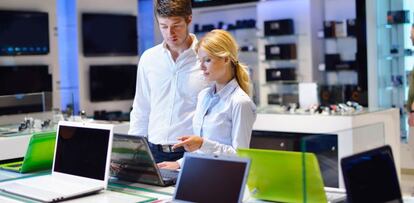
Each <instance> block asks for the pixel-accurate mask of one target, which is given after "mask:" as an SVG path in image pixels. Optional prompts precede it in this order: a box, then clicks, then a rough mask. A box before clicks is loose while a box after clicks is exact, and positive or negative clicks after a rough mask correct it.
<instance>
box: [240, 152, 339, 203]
mask: <svg viewBox="0 0 414 203" xmlns="http://www.w3.org/2000/svg"><path fill="white" fill-rule="evenodd" d="M237 154H238V155H239V156H241V157H246V158H250V159H251V161H252V165H251V168H250V174H249V179H248V181H247V186H248V189H249V191H250V195H251V197H254V198H256V199H262V200H270V201H277V202H308V203H312V202H315V203H319V202H327V201H328V200H329V202H340V201H343V200H344V199H345V194H344V193H342V194H339V195H335V196H333V195H332V197H330V198H329V199H327V194H326V192H325V190H324V184H323V180H322V176H321V172H320V168H319V164H318V160H317V159H316V156H315V155H314V154H313V153H309V152H306V153H302V152H290V151H276V150H262V149H238V150H237ZM303 166H306V167H303ZM304 186H306V187H304Z"/></svg>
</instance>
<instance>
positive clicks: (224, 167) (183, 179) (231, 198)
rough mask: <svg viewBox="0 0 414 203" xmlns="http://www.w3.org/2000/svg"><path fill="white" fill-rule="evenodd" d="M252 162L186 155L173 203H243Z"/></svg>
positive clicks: (233, 158)
mask: <svg viewBox="0 0 414 203" xmlns="http://www.w3.org/2000/svg"><path fill="white" fill-rule="evenodd" d="M249 169H250V159H247V158H241V157H236V156H219V155H206V154H197V153H185V155H184V163H183V167H182V169H181V171H180V175H179V178H178V181H177V185H176V189H175V193H174V202H217V203H219V202H242V200H243V194H244V189H245V185H246V180H247V176H248V173H249Z"/></svg>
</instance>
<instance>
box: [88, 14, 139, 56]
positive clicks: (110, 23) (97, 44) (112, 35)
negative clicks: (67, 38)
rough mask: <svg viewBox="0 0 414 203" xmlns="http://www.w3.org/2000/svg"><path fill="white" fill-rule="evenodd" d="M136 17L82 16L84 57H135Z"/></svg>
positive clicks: (136, 52)
mask: <svg viewBox="0 0 414 203" xmlns="http://www.w3.org/2000/svg"><path fill="white" fill-rule="evenodd" d="M137 38H138V37H137V17H136V16H134V15H118V14H103V13H83V14H82V46H83V54H84V55H85V56H136V55H138V43H137Z"/></svg>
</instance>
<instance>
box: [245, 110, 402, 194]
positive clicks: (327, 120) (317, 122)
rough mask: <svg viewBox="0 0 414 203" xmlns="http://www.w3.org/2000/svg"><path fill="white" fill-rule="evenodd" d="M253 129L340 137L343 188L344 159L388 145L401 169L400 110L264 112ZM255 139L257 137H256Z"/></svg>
mask: <svg viewBox="0 0 414 203" xmlns="http://www.w3.org/2000/svg"><path fill="white" fill-rule="evenodd" d="M253 130H260V131H272V132H291V133H311V134H336V135H337V139H338V169H339V171H338V172H339V174H338V178H339V187H341V188H344V183H343V178H342V172H341V171H340V166H339V164H340V158H342V157H344V156H348V155H351V154H355V153H358V152H362V151H365V150H368V149H372V148H375V147H378V146H381V145H385V144H388V145H390V146H391V148H392V150H393V153H394V160H395V165H396V168H397V169H399V168H400V118H399V111H398V109H366V110H364V111H362V112H359V113H355V114H350V115H310V114H275V113H263V112H260V113H259V114H258V115H257V119H256V122H255V124H254V126H253ZM252 139H253V138H252ZM397 171H398V173H399V177H400V170H397Z"/></svg>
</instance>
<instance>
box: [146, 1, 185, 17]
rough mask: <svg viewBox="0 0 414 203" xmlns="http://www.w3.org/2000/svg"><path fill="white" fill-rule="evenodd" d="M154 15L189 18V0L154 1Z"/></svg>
mask: <svg viewBox="0 0 414 203" xmlns="http://www.w3.org/2000/svg"><path fill="white" fill-rule="evenodd" d="M154 14H155V16H156V17H184V18H187V17H188V16H191V14H192V11H191V0H155V5H154Z"/></svg>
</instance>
